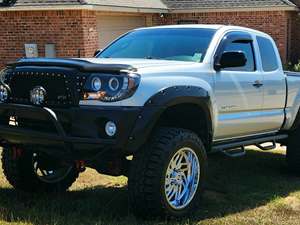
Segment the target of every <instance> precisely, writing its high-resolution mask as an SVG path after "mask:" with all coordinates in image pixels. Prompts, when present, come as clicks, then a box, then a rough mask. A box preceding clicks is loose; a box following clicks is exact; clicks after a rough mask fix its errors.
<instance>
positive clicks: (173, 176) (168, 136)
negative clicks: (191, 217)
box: [128, 128, 207, 217]
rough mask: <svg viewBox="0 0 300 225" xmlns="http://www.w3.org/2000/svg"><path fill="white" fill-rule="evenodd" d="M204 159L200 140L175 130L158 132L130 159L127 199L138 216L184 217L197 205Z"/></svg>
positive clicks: (186, 131) (203, 175) (201, 186)
mask: <svg viewBox="0 0 300 225" xmlns="http://www.w3.org/2000/svg"><path fill="white" fill-rule="evenodd" d="M206 172H207V157H206V151H205V148H204V146H203V144H202V142H201V140H200V138H199V137H198V136H197V135H196V134H195V133H193V132H191V131H189V130H185V129H178V128H160V129H158V130H157V132H156V133H155V134H154V136H153V138H152V139H151V140H150V141H149V143H148V144H147V145H145V148H144V149H143V150H141V151H140V152H138V153H137V154H136V155H134V157H133V162H132V165H131V168H130V174H129V183H128V186H129V195H130V202H131V204H132V207H133V210H134V213H135V214H136V215H138V216H142V217H149V216H174V217H179V216H185V215H187V214H189V213H190V212H192V210H194V209H195V208H196V207H197V206H198V205H199V203H200V197H201V194H202V192H203V188H204V180H205V174H206Z"/></svg>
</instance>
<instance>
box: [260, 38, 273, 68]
mask: <svg viewBox="0 0 300 225" xmlns="http://www.w3.org/2000/svg"><path fill="white" fill-rule="evenodd" d="M257 42H258V46H259V51H260V55H261V60H262V66H263V70H264V71H266V72H269V71H274V70H277V69H278V63H277V57H276V53H275V50H274V47H273V44H272V42H271V41H270V40H269V39H267V38H263V37H257Z"/></svg>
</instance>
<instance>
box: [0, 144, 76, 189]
mask: <svg viewBox="0 0 300 225" xmlns="http://www.w3.org/2000/svg"><path fill="white" fill-rule="evenodd" d="M2 168H3V172H4V175H5V176H6V179H7V180H8V182H9V183H10V184H11V185H12V186H13V187H14V188H15V189H17V190H22V191H26V192H32V193H35V192H60V191H65V190H67V189H68V188H69V187H70V186H71V185H72V184H73V183H74V182H75V180H76V179H77V177H78V175H79V172H78V170H77V169H76V167H75V166H74V165H70V164H65V163H64V162H61V161H60V160H57V159H54V158H51V157H50V156H48V155H45V154H44V153H41V152H34V151H32V150H30V149H26V150H22V149H19V148H16V147H12V148H4V149H3V150H2Z"/></svg>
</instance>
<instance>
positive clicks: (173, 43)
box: [97, 28, 216, 62]
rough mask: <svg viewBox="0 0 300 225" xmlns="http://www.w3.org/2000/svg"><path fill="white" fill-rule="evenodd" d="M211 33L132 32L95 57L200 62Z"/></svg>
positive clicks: (191, 30) (184, 30)
mask: <svg viewBox="0 0 300 225" xmlns="http://www.w3.org/2000/svg"><path fill="white" fill-rule="evenodd" d="M215 32H216V31H215V30H214V29H199V28H163V29H161V28H158V29H144V30H136V31H132V32H130V33H128V34H126V35H124V36H123V37H121V38H120V39H118V40H116V41H115V42H113V43H112V44H111V45H110V46H108V47H107V48H106V49H104V51H103V52H101V53H100V55H98V56H97V57H99V58H135V59H163V60H177V61H188V62H202V61H203V59H204V57H205V54H206V51H207V48H208V46H209V44H210V42H211V40H212V38H213V35H214V34H215Z"/></svg>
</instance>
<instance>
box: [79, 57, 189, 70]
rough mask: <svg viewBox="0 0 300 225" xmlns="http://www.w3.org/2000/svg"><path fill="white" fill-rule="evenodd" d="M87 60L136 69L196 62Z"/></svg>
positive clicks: (88, 59)
mask: <svg viewBox="0 0 300 225" xmlns="http://www.w3.org/2000/svg"><path fill="white" fill-rule="evenodd" d="M84 60H85V61H88V62H91V63H95V64H124V65H130V66H132V67H134V68H136V69H142V68H149V67H161V66H172V67H174V66H180V65H190V64H195V62H184V61H171V60H157V59H124V58H122V59H121V58H119V59H110V58H109V59H104V58H101V59H100V58H87V59H84Z"/></svg>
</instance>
